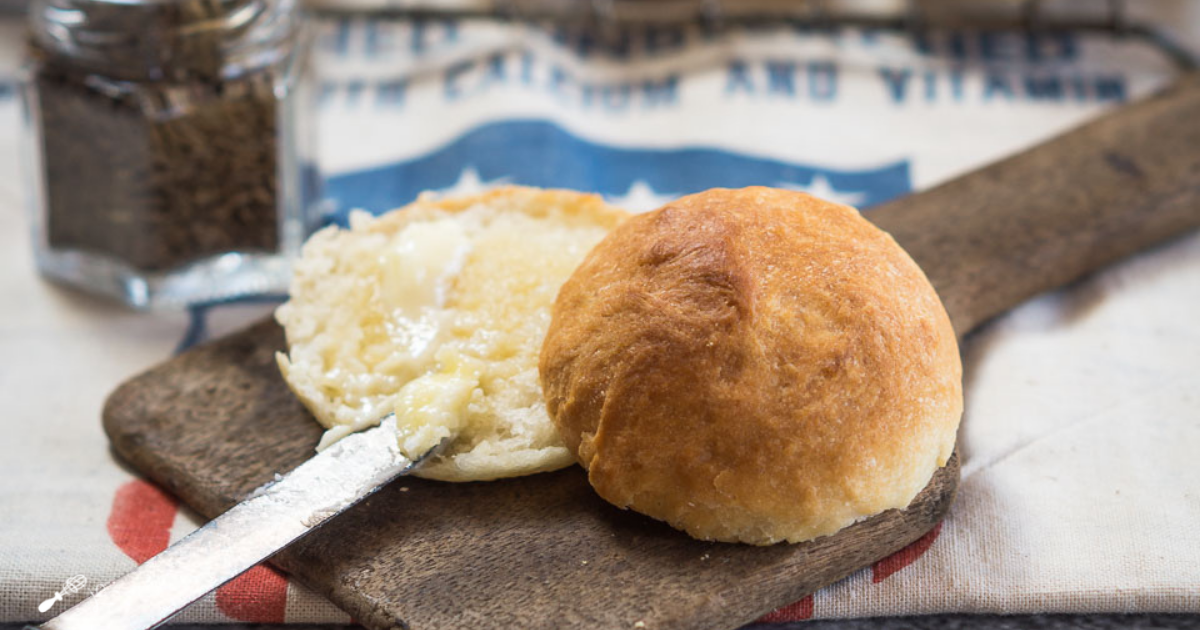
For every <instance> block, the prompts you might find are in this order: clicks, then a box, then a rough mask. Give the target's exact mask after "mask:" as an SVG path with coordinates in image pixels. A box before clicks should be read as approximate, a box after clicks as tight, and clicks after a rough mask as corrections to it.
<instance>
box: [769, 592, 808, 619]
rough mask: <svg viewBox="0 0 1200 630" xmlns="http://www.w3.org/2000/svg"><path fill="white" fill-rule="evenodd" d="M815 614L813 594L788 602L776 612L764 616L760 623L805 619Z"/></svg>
mask: <svg viewBox="0 0 1200 630" xmlns="http://www.w3.org/2000/svg"><path fill="white" fill-rule="evenodd" d="M812 616H813V596H812V595H809V596H808V597H805V598H804V599H802V600H800V601H798V602H796V603H794V604H788V605H787V606H784V607H783V608H780V609H779V610H776V611H775V612H770V613H767V614H765V615H763V616H762V618H761V619H759V620H758V623H784V622H788V621H804V620H805V619H808V618H809V617H812Z"/></svg>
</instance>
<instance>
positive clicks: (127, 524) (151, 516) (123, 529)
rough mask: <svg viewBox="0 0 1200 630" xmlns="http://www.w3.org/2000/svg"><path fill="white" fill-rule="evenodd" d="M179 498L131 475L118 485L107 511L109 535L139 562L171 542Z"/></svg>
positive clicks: (120, 547)
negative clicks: (130, 479) (126, 480)
mask: <svg viewBox="0 0 1200 630" xmlns="http://www.w3.org/2000/svg"><path fill="white" fill-rule="evenodd" d="M178 511H179V501H177V500H176V499H175V497H172V496H171V495H169V494H167V493H166V492H164V491H163V490H162V489H161V488H159V487H158V486H156V485H154V484H152V483H150V482H148V481H142V480H141V479H134V480H133V481H130V482H127V483H125V484H124V485H122V486H121V487H120V488H117V493H116V495H114V496H113V503H112V509H111V510H110V511H109V513H108V523H107V526H108V537H109V538H111V539H112V541H113V543H114V544H116V545H117V547H118V548H119V549H120V550H121V551H123V552H125V555H127V556H129V557H130V558H132V559H133V561H134V562H136V563H138V564H141V563H143V562H145V561H147V560H149V559H150V558H152V557H154V556H155V554H157V553H158V552H160V551H162V550H163V549H166V548H167V545H169V544H171V526H172V525H173V524H174V523H175V513H176V512H178Z"/></svg>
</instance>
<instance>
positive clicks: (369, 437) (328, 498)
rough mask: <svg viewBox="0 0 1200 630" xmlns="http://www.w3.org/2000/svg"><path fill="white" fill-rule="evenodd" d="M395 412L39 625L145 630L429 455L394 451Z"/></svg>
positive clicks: (45, 629) (61, 629) (43, 629)
mask: <svg viewBox="0 0 1200 630" xmlns="http://www.w3.org/2000/svg"><path fill="white" fill-rule="evenodd" d="M397 438H398V435H397V428H396V418H395V416H392V415H389V416H387V417H386V418H384V420H383V421H382V422H381V423H380V425H379V426H378V427H374V428H372V429H369V430H366V431H362V432H359V433H354V434H352V435H349V436H347V437H345V438H343V439H342V440H341V441H339V442H337V443H335V444H333V445H332V446H330V447H329V448H326V449H325V450H323V451H321V452H320V453H318V454H317V455H315V456H313V457H312V459H309V460H308V461H306V462H304V463H303V464H301V465H300V466H298V467H297V468H296V469H295V470H293V471H292V472H290V473H288V474H287V475H284V476H282V477H280V476H277V477H276V481H274V482H272V483H269V484H267V485H265V486H263V487H262V488H259V489H258V490H256V491H255V492H254V493H252V494H251V495H250V496H249V497H248V498H246V499H245V500H244V501H242V502H241V503H239V504H237V505H235V506H233V507H232V508H230V509H229V511H227V512H225V513H224V514H222V515H220V516H218V517H217V518H215V519H213V520H212V521H210V522H209V523H208V524H206V525H204V526H203V527H201V528H200V529H197V530H196V531H194V532H192V533H191V534H189V535H188V536H187V537H185V538H183V539H182V540H180V541H178V542H176V543H175V544H173V545H171V546H170V547H168V548H167V549H166V550H164V551H163V552H162V553H160V554H158V555H156V556H154V557H153V558H151V559H149V560H147V561H146V562H145V563H144V564H142V565H141V566H139V567H138V568H136V569H134V570H133V571H131V572H130V573H128V574H126V575H125V576H123V577H121V578H118V579H117V580H115V581H113V582H112V583H111V584H109V585H108V586H105V587H104V588H103V589H101V590H100V591H99V592H97V593H96V594H94V595H92V596H91V597H89V598H87V599H85V600H83V601H82V602H80V603H79V604H77V605H75V606H74V607H72V608H70V609H68V610H67V611H65V612H63V613H62V614H60V615H58V616H57V617H54V618H53V619H51V620H49V621H47V622H45V623H44V624H42V625H41V626H38V627H33V626H27V627H26V630H39V629H40V630H97V629H99V628H103V629H104V630H146V629H147V628H154V627H156V626H158V625H159V624H161V623H163V622H165V621H166V620H167V619H169V618H170V617H171V616H172V615H174V614H175V613H177V612H179V611H180V610H182V609H183V608H184V607H186V606H187V605H188V604H190V603H192V602H194V601H196V600H197V599H199V598H200V597H202V596H204V594H206V593H208V592H209V591H212V590H213V589H216V588H217V587H219V586H221V585H222V584H224V583H226V582H228V581H229V580H232V579H233V578H235V577H237V576H238V575H239V574H241V573H242V572H244V571H246V570H247V569H249V568H251V567H253V566H254V565H256V564H258V563H259V562H262V561H263V560H266V559H267V558H269V557H271V556H272V555H274V554H275V553H276V552H278V551H279V550H281V549H283V548H284V547H287V546H288V545H290V544H291V543H293V542H295V541H296V540H298V539H300V538H302V537H303V536H304V535H305V534H308V533H309V532H311V531H312V530H314V529H316V528H317V527H320V526H321V524H323V523H325V522H326V521H328V520H329V519H331V518H333V517H334V516H336V515H338V514H339V513H341V512H343V511H344V510H346V509H347V508H349V507H350V506H352V505H354V504H356V503H358V502H359V501H361V500H363V499H364V498H366V497H367V496H368V495H370V494H371V493H372V492H375V491H376V490H378V489H379V488H381V487H383V486H384V485H386V484H387V483H388V482H390V481H392V480H393V479H395V478H397V477H401V476H403V475H407V474H409V473H411V472H413V471H414V470H415V469H416V468H417V467H418V466H420V465H421V463H422V462H424V461H426V460H427V459H429V458H430V457H432V456H434V455H436V454H437V452H439V451H440V449H441V448H442V447H443V446H444V445H445V444H446V443H447V442H448V441H449V438H447V439H446V440H443V441H442V442H441V443H439V444H437V445H436V446H434V447H433V448H431V449H429V450H428V451H426V452H425V453H424V454H422V455H421V456H420V457H418V458H417V459H415V460H409V459H408V458H406V457H404V455H402V454H401V453H400V450H399V448H398V439H397Z"/></svg>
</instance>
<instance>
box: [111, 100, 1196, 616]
mask: <svg viewBox="0 0 1200 630" xmlns="http://www.w3.org/2000/svg"><path fill="white" fill-rule="evenodd" d="M867 216H868V217H869V218H870V219H872V220H873V221H875V222H876V223H877V224H878V225H880V226H881V227H883V228H884V229H886V230H888V231H889V232H891V233H892V234H893V235H894V236H895V237H896V240H897V241H898V242H899V243H900V244H901V245H903V246H904V247H905V248H906V249H907V250H908V251H909V253H910V254H912V256H913V257H914V258H915V259H916V261H917V262H918V263H919V264H920V265H921V267H922V268H923V269H924V270H925V271H926V273H927V274H928V276H929V278H930V280H931V281H932V282H933V284H934V286H935V287H936V288H937V289H938V291H939V294H940V295H941V297H942V299H943V301H944V302H945V303H946V306H947V309H948V311H949V312H950V315H951V319H952V321H953V322H954V324H955V329H956V330H957V331H958V333H959V335H960V336H961V335H962V334H965V333H966V332H968V331H969V330H971V329H972V328H974V327H975V326H977V325H978V324H979V323H981V322H983V321H985V320H987V319H988V318H991V317H993V316H995V315H996V314H998V313H1000V312H1002V311H1004V310H1005V309H1008V308H1010V307H1012V306H1014V305H1016V304H1018V303H1020V302H1021V301H1023V300H1024V299H1026V298H1028V297H1030V296H1032V295H1035V294H1037V293H1039V292H1042V291H1046V290H1049V289H1052V288H1055V287H1058V286H1061V285H1063V284H1065V283H1067V282H1070V281H1072V280H1074V279H1076V278H1078V277H1080V276H1082V275H1084V274H1086V273H1088V272H1090V271H1092V270H1094V269H1096V268H1098V267H1100V266H1102V265H1104V264H1107V263H1109V262H1111V261H1113V260H1116V259H1118V258H1120V257H1123V256H1126V255H1128V254H1130V253H1133V252H1135V251H1138V250H1140V249H1143V248H1145V247H1148V246H1150V245H1153V244H1155V243H1157V242H1159V241H1161V240H1164V239H1166V238H1169V237H1171V236H1174V235H1176V234H1178V233H1180V232H1183V231H1185V230H1189V229H1193V228H1195V227H1197V226H1198V225H1200V82H1198V81H1197V79H1196V78H1195V77H1186V78H1185V79H1183V80H1182V81H1180V82H1179V83H1178V84H1176V85H1175V86H1173V87H1172V88H1171V89H1170V90H1168V91H1166V92H1165V93H1164V94H1162V95H1160V96H1156V97H1154V98H1151V99H1149V100H1146V101H1143V102H1141V103H1137V104H1135V105H1132V106H1129V107H1126V108H1123V109H1122V110H1121V111H1118V112H1116V113H1114V114H1112V115H1109V116H1106V117H1104V118H1102V119H1099V120H1097V121H1096V122H1093V123H1091V124H1088V125H1086V126H1084V127H1081V128H1080V129H1078V130H1076V131H1072V132H1069V133H1068V134H1066V135H1064V136H1061V137H1059V138H1057V139H1055V140H1052V141H1051V142H1049V143H1047V144H1045V145H1042V146H1039V147H1037V148H1034V149H1032V150H1030V151H1027V152H1025V153H1022V154H1021V155H1018V156H1015V157H1013V158H1010V159H1008V160H1005V161H1003V162H1000V163H998V164H995V165H993V166H990V167H987V168H985V169H982V170H980V171H977V172H975V173H972V174H969V175H967V176H964V177H962V178H960V179H958V180H955V181H952V182H950V183H948V184H945V185H943V186H940V187H938V188H936V189H934V190H931V191H929V192H925V193H921V194H919V195H914V196H912V197H908V198H906V199H901V200H899V201H896V202H893V203H891V204H887V205H885V206H883V207H880V208H878V209H876V210H873V211H871V212H869V213H868V215H867ZM282 347H283V337H282V333H281V331H280V329H279V328H278V326H276V325H275V324H274V323H272V322H263V323H261V324H258V325H256V326H254V327H252V328H250V329H247V330H245V331H243V332H241V333H238V334H235V335H233V336H231V337H228V338H225V339H223V340H219V341H217V342H215V343H212V344H209V345H205V346H202V347H199V348H197V349H195V350H192V351H190V352H188V353H186V354H184V355H182V356H180V357H178V358H176V359H173V360H171V361H169V362H167V363H165V364H164V365H162V366H160V367H158V368H155V369H153V370H151V371H150V372H147V373H145V374H142V375H140V376H138V377H135V378H134V379H132V380H131V381H129V382H127V383H126V384H125V385H123V386H122V387H121V388H120V389H118V390H117V391H116V392H115V393H114V394H113V395H112V397H111V398H110V399H109V402H108V405H107V407H106V409H105V412H104V422H105V428H106V430H107V431H108V434H109V436H110V437H111V439H112V442H113V446H114V447H115V448H116V450H117V452H118V453H120V455H121V456H122V457H124V458H125V459H127V460H128V461H129V462H130V463H132V464H133V465H134V466H135V467H136V468H138V469H139V470H141V471H142V472H144V473H146V474H147V475H148V476H149V477H150V478H152V479H154V480H155V481H157V482H158V483H160V484H162V485H164V486H165V487H167V488H168V489H169V490H171V491H172V492H174V493H175V494H176V495H178V496H179V497H180V498H181V499H183V500H184V501H185V502H187V503H188V504H189V505H191V506H192V507H194V508H195V509H196V510H197V511H199V512H200V513H201V514H203V515H206V516H209V517H211V516H215V515H217V514H219V513H221V512H222V511H224V510H225V509H227V508H228V507H230V506H231V505H233V504H234V503H236V502H237V501H238V500H239V499H240V498H242V497H244V496H245V495H246V494H247V493H248V492H250V491H251V490H252V489H253V488H255V487H257V486H259V485H261V484H262V483H264V482H266V481H268V480H270V479H271V478H272V476H273V475H274V474H275V473H276V472H286V471H288V470H291V469H292V468H294V467H295V466H297V465H298V464H300V463H301V462H302V461H304V460H305V459H306V458H307V457H309V455H310V454H311V453H312V449H313V446H314V445H315V444H316V443H317V440H318V438H319V436H320V433H321V430H320V428H319V427H318V426H317V424H316V423H315V422H314V421H313V420H312V419H311V418H310V416H309V415H308V413H307V412H306V411H305V410H304V408H303V407H302V406H301V405H300V404H299V403H298V402H297V401H296V400H295V398H294V397H293V396H292V395H291V394H290V392H289V391H288V390H287V388H286V387H285V386H284V384H283V381H282V379H281V378H280V376H279V374H278V371H277V369H276V367H275V363H274V360H273V357H272V355H273V353H274V351H275V350H277V349H281V348H282ZM957 481H958V465H957V460H952V462H951V464H950V465H949V466H947V467H946V468H944V469H942V470H941V471H939V472H938V473H937V474H936V475H935V476H934V479H933V480H932V481H931V482H930V485H929V487H927V488H926V489H925V491H924V492H923V493H922V494H921V495H920V496H919V497H918V498H917V500H916V501H914V503H913V504H912V505H911V506H910V507H909V508H908V509H906V510H903V511H890V512H887V513H884V514H881V515H879V516H877V517H875V518H873V519H871V520H869V521H866V522H864V523H860V524H858V525H855V526H853V527H851V528H848V529H846V530H843V531H842V532H839V533H838V534H836V535H834V536H830V537H827V538H822V539H819V540H817V541H814V542H811V543H807V544H803V545H793V546H788V545H778V546H774V547H766V548H755V547H747V546H741V545H728V544H715V543H702V542H698V541H695V540H691V539H689V538H687V537H686V536H684V535H682V534H680V533H678V532H675V531H674V530H672V529H670V528H668V527H666V526H664V525H662V524H659V523H656V522H654V521H651V520H649V519H647V518H644V517H641V516H639V515H637V514H633V513H629V512H622V511H620V510H617V509H616V508H613V507H611V506H609V505H608V504H606V503H604V502H603V501H601V500H600V499H598V498H597V497H596V496H595V494H594V493H593V492H592V491H591V489H590V487H589V486H588V485H587V482H586V479H585V477H584V474H583V473H582V471H580V470H579V469H576V468H571V469H568V470H564V471H560V472H557V473H551V474H543V475H536V476H533V477H528V478H525V479H515V480H507V481H500V482H491V483H472V484H445V483H438V482H427V481H422V480H416V479H413V480H401V481H400V482H397V483H395V484H393V485H392V486H390V487H388V488H385V489H384V490H382V491H381V492H379V493H378V494H376V495H374V496H372V497H371V498H370V499H368V500H367V501H366V502H364V503H362V504H360V505H358V506H356V507H355V508H353V509H352V510H350V511H349V512H348V513H346V514H344V515H342V516H340V517H338V518H337V519H334V520H333V521H332V522H330V523H329V524H327V525H326V526H325V527H323V528H322V529H321V530H320V531H317V532H314V533H313V534H312V535H310V536H309V537H308V538H306V539H304V540H303V541H301V542H300V543H298V544H296V545H294V546H293V547H292V548H290V549H288V550H286V551H285V552H283V553H281V554H279V555H278V556H276V557H275V558H274V559H273V561H274V562H275V563H276V564H278V565H280V566H281V567H283V568H285V569H287V570H289V571H291V572H292V573H293V574H294V575H295V576H297V577H299V578H300V579H301V580H302V581H304V582H305V583H307V584H308V585H310V586H312V587H313V588H315V589H316V590H318V591H319V592H322V593H324V594H325V595H327V596H328V597H329V598H330V599H332V600H333V601H334V602H335V603H337V604H338V605H340V606H342V607H343V608H345V609H346V610H347V611H348V612H349V613H350V614H352V615H354V617H355V618H356V619H358V620H359V621H361V622H362V623H365V624H366V625H368V626H370V627H372V628H402V627H411V628H418V629H419V628H451V627H471V628H509V627H525V628H567V627H580V628H583V627H586V628H630V627H633V625H634V624H635V623H636V622H638V621H642V622H644V623H645V626H646V627H647V628H652V629H673V628H680V629H682V628H730V627H735V626H738V625H740V624H743V623H746V622H749V621H752V620H753V619H755V618H757V617H758V616H759V615H761V614H762V613H765V612H767V611H769V610H771V609H773V608H775V607H777V606H779V605H782V604H786V603H789V602H791V601H794V600H796V599H799V598H800V597H802V596H803V595H805V594H807V593H810V592H812V591H813V590H815V589H817V588H819V587H821V586H823V585H825V584H828V583H830V582H833V581H836V580H837V579H840V578H841V577H843V576H845V575H848V574H849V573H851V572H853V571H854V570H856V569H858V568H860V567H863V566H866V565H867V564H870V563H871V562H873V561H875V560H878V559H880V558H882V557H884V556H886V555H888V554H890V553H892V552H894V551H896V550H898V549H900V548H902V547H903V546H905V545H906V544H908V543H909V542H911V541H913V540H915V539H917V538H918V537H920V536H921V535H922V534H924V533H925V532H926V531H927V530H929V529H930V528H931V527H932V526H933V525H934V524H936V523H937V522H938V521H939V520H940V519H941V518H942V516H943V515H944V514H945V513H946V510H947V509H948V508H949V505H950V503H951V501H952V499H953V495H954V491H955V488H956V486H957ZM585 562H586V564H585Z"/></svg>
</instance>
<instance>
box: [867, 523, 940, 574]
mask: <svg viewBox="0 0 1200 630" xmlns="http://www.w3.org/2000/svg"><path fill="white" fill-rule="evenodd" d="M940 533H942V524H941V523H938V524H937V525H934V526H933V529H931V530H929V532H928V533H926V534H925V535H924V536H922V537H920V538H918V539H917V540H916V541H915V542H913V543H912V544H910V545H909V546H907V547H905V548H903V549H901V550H900V551H897V552H896V553H894V554H892V555H890V556H888V557H886V558H884V559H883V560H880V561H879V562H876V563H875V564H873V565H871V582H873V583H875V584H878V583H880V582H882V581H884V580H886V579H888V578H889V577H891V576H892V574H893V573H895V572H897V571H899V570H900V569H903V568H904V567H906V566H908V565H910V564H912V563H913V562H916V561H917V558H920V557H921V556H923V555H925V552H926V551H929V547H930V546H931V545H933V541H935V540H937V537H938V534H940Z"/></svg>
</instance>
